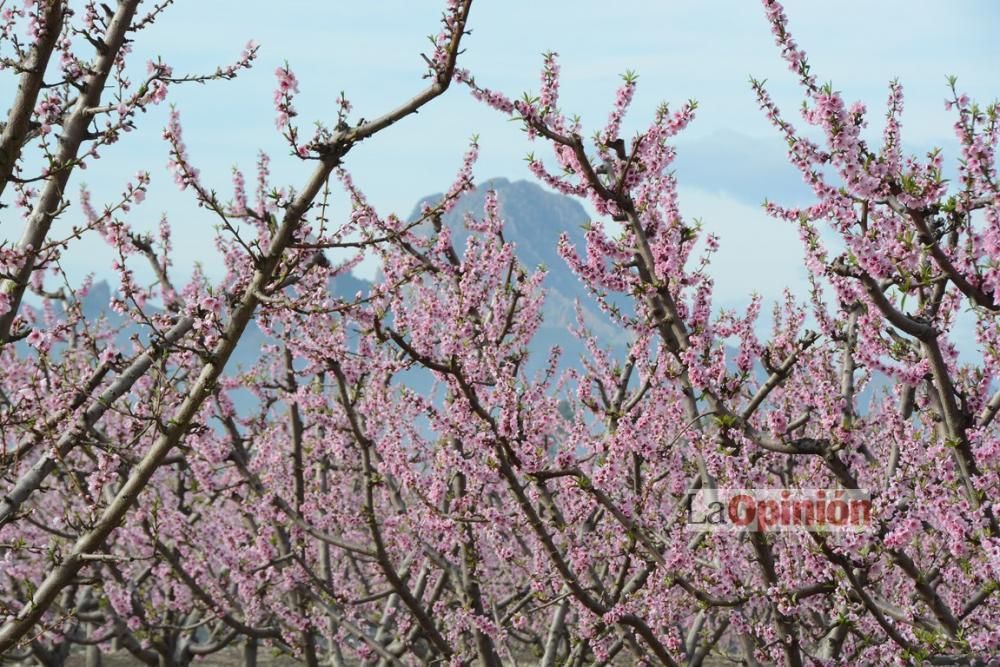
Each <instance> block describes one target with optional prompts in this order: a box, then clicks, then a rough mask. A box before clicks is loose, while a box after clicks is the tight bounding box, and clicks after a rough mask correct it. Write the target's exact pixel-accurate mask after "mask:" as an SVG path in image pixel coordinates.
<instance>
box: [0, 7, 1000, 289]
mask: <svg viewBox="0 0 1000 667" xmlns="http://www.w3.org/2000/svg"><path fill="white" fill-rule="evenodd" d="M440 7H441V3H438V2H436V1H433V0H369V1H368V2H357V1H354V2H346V1H342V0H328V1H323V2H321V1H319V0H311V1H308V0H284V1H283V2H273V1H269V2H265V1H264V0H202V1H200V2H194V1H192V0H180V1H179V2H177V3H176V5H174V6H172V7H170V8H169V9H168V11H167V12H166V13H165V15H164V16H163V18H162V20H161V22H159V23H157V24H156V26H154V28H153V29H152V30H150V31H148V32H144V33H142V34H141V35H140V38H139V40H138V41H137V43H136V52H137V54H136V55H137V56H138V58H137V59H136V60H134V61H133V62H134V63H135V64H136V65H137V66H139V65H142V63H144V62H145V60H146V58H147V57H149V56H151V55H156V54H159V55H162V56H163V58H164V60H165V61H167V62H168V63H170V64H171V65H173V66H174V68H175V72H177V73H181V72H197V71H208V70H212V69H214V68H215V66H216V65H218V64H222V63H226V62H229V61H231V60H232V59H233V58H234V57H235V56H237V55H238V54H239V52H240V51H241V49H242V48H243V45H244V44H245V43H246V42H247V40H249V39H251V38H252V39H254V40H256V41H257V42H259V43H260V44H261V52H260V60H259V61H258V64H257V66H256V67H255V68H254V69H253V70H252V71H250V72H247V73H244V74H243V75H241V76H240V78H239V79H237V80H235V81H230V82H217V83H212V84H209V85H207V86H187V87H179V88H176V89H175V90H173V91H172V93H171V100H172V101H173V103H175V104H176V105H177V107H178V108H179V109H180V111H181V114H182V119H183V123H184V130H185V137H186V139H187V143H188V149H189V153H190V156H191V158H192V160H193V162H194V163H195V164H196V165H197V166H198V167H200V169H201V172H202V174H203V175H204V178H205V179H206V181H207V182H208V183H209V184H210V185H212V186H213V187H215V188H216V189H217V190H218V191H219V192H220V193H223V194H226V193H228V192H230V171H231V167H232V166H233V165H239V166H240V167H242V168H244V169H245V170H246V171H247V172H251V171H252V169H253V164H254V160H255V156H256V154H257V151H258V150H259V149H263V150H265V151H267V152H269V153H270V154H271V155H272V156H273V157H274V170H273V173H274V176H275V182H276V183H278V184H290V185H296V186H297V185H299V184H301V183H302V182H303V181H304V179H305V176H306V174H307V173H308V170H309V166H308V165H302V164H301V163H299V162H297V161H296V160H293V159H290V158H288V157H287V156H286V153H287V149H286V148H285V146H284V145H283V144H282V142H281V140H280V138H279V137H278V135H277V133H276V132H275V129H274V122H273V117H274V112H273V106H272V99H271V91H272V90H273V87H274V82H275V77H274V69H275V67H277V66H278V65H280V64H281V63H283V62H284V61H286V60H287V61H288V63H289V64H290V66H291V67H292V69H293V70H294V71H295V73H296V75H297V76H298V78H299V81H300V83H301V89H302V92H301V94H300V96H299V98H298V101H297V107H298V109H299V111H300V114H301V117H300V119H299V120H300V121H301V122H302V124H303V126H305V127H306V128H308V126H309V123H310V122H311V121H312V120H314V119H319V120H324V121H329V120H330V119H331V117H332V115H333V111H332V110H333V106H332V103H333V101H334V99H335V98H336V96H337V95H338V93H339V92H340V91H341V90H344V91H346V93H347V95H348V98H349V99H350V100H351V101H352V102H353V104H354V107H355V110H356V112H357V113H358V114H359V115H361V116H368V117H373V116H375V115H377V114H379V113H381V112H383V111H384V110H386V109H387V108H388V106H389V105H393V104H396V103H398V102H399V101H401V100H403V99H405V98H407V97H408V96H410V95H411V94H412V93H413V92H415V91H416V90H418V89H419V88H420V87H421V86H422V85H423V81H422V80H421V78H420V77H421V74H422V72H423V71H424V65H423V61H422V60H421V58H420V56H419V54H420V52H421V51H424V50H426V46H427V41H426V35H428V34H430V33H432V32H436V31H437V19H438V17H439V14H440ZM787 9H788V13H789V15H790V19H791V29H792V31H793V34H794V35H795V36H796V38H797V39H798V41H799V42H800V44H802V45H803V46H804V47H805V48H806V50H807V51H808V53H809V56H810V59H811V62H812V65H813V71H814V72H815V73H816V74H817V75H818V76H819V78H820V79H821V80H830V81H832V82H833V83H834V85H835V87H836V88H837V89H838V90H841V91H843V92H844V93H845V94H846V96H847V97H848V98H849V99H850V100H854V99H861V100H864V101H865V102H866V103H867V104H868V106H869V109H870V110H871V121H872V125H873V126H872V127H871V132H872V133H877V132H879V131H880V129H881V122H880V121H881V117H882V114H883V112H884V99H885V96H886V83H887V82H888V81H889V80H890V79H891V78H893V77H898V78H899V79H900V80H901V81H902V83H903V85H904V91H905V94H906V103H905V104H906V111H905V115H904V141H905V142H906V143H907V144H909V145H910V146H911V147H913V148H915V149H919V150H921V151H923V150H925V149H927V148H929V147H931V146H934V145H941V146H944V147H945V148H946V150H947V149H951V148H952V147H953V146H954V141H953V139H952V135H951V123H952V122H953V118H952V116H951V115H950V114H949V113H948V112H946V111H945V110H944V108H943V100H944V98H945V95H946V92H947V91H946V86H945V77H946V75H948V74H955V75H957V76H958V77H959V84H960V87H961V88H962V89H963V90H965V91H967V92H968V93H970V95H972V96H973V97H978V98H979V99H981V100H985V101H988V100H991V99H993V97H994V96H995V95H996V94H997V92H998V91H1000V81H998V74H997V73H998V72H1000V45H998V41H997V40H996V39H995V37H996V34H997V29H998V27H1000V4H998V3H995V2H991V1H989V0H981V1H976V2H973V1H968V2H915V1H913V0H907V1H902V0H898V1H891V2H890V1H882V2H872V1H871V0H867V1H857V0H851V1H844V0H840V1H838V2H824V3H819V2H807V1H805V0H800V1H795V2H789V3H787ZM470 25H471V27H472V34H471V36H469V37H468V38H467V41H466V42H465V43H464V46H465V48H466V53H465V54H464V56H463V59H462V63H461V64H462V66H464V67H466V68H469V69H470V70H472V71H473V73H474V74H475V75H476V77H477V80H478V81H480V82H481V83H482V84H484V85H488V86H490V87H493V88H497V89H500V90H503V91H505V92H507V93H509V94H511V95H518V94H520V93H521V92H523V91H525V90H537V87H538V84H537V82H538V73H539V66H540V63H541V55H540V54H541V53H542V52H543V51H547V50H554V51H557V52H559V53H560V55H561V62H562V71H563V97H562V106H563V107H564V109H565V110H567V111H571V112H576V113H579V114H580V115H581V116H582V117H583V119H584V122H585V126H586V127H588V128H589V129H592V128H595V127H597V126H599V125H600V124H603V121H604V119H605V118H606V115H607V111H608V108H609V104H610V102H611V101H612V100H613V99H614V90H615V88H616V87H617V85H618V83H619V81H620V79H619V75H620V74H621V73H622V72H624V71H625V70H627V69H632V70H635V71H637V72H638V73H639V90H638V94H637V97H636V100H635V104H634V106H633V111H632V116H631V119H632V124H631V127H633V128H637V127H639V126H640V125H642V124H645V123H646V122H648V119H649V118H650V116H651V114H652V112H653V111H654V110H655V108H656V105H657V104H658V103H659V102H660V101H661V100H665V101H668V102H671V103H672V105H674V106H676V105H679V104H680V103H682V102H683V101H685V100H687V99H689V98H695V99H697V100H698V101H699V105H700V106H699V112H698V118H697V120H696V121H695V123H694V124H693V125H692V126H691V128H690V129H689V130H688V131H687V132H686V133H685V134H684V136H683V138H681V139H680V140H679V141H678V147H679V153H680V156H679V158H678V162H677V167H678V178H679V181H680V183H681V187H682V194H683V199H682V211H683V212H684V213H685V215H687V216H689V217H700V218H702V219H703V220H704V222H705V224H706V226H707V227H708V228H710V229H712V230H714V231H718V232H719V233H720V234H721V236H722V250H721V252H720V254H719V257H718V260H717V265H716V273H717V275H718V298H717V302H721V303H722V304H724V305H729V304H736V303H741V302H743V301H744V300H745V296H744V295H745V294H746V293H747V292H748V291H749V290H751V289H757V290H759V291H761V292H762V293H764V294H765V296H769V297H773V296H776V295H777V294H779V293H780V290H781V288H782V286H783V285H786V284H791V285H793V286H798V287H801V284H802V282H801V281H802V276H803V270H802V268H801V262H800V259H799V257H800V252H799V245H798V241H797V238H796V235H795V234H794V232H793V230H791V229H789V228H786V227H784V226H782V225H781V224H780V223H777V222H774V221H772V220H770V219H769V218H767V217H766V216H764V215H763V214H762V213H761V211H760V203H761V201H763V199H764V198H765V197H769V198H771V199H774V200H776V201H785V202H794V201H801V200H802V197H803V195H804V194H805V193H804V190H803V188H802V186H801V185H800V184H799V180H798V177H797V175H796V172H794V171H793V170H792V169H791V168H790V167H787V166H786V164H785V162H784V147H783V144H782V142H781V140H780V139H779V138H778V136H777V133H776V131H774V130H773V128H771V126H770V125H768V124H767V122H766V121H765V120H764V118H763V116H762V114H761V113H760V112H759V110H758V109H757V108H756V105H755V102H754V98H753V95H752V93H751V91H750V87H749V84H748V77H749V76H750V75H754V76H757V77H761V78H766V79H768V81H769V87H770V89H771V90H772V93H773V94H774V96H775V97H776V98H777V100H778V101H779V103H781V104H782V106H783V107H784V108H785V109H786V115H788V116H789V117H792V118H795V119H798V116H797V114H796V113H795V108H796V107H797V106H798V104H799V102H800V100H801V98H800V96H799V90H798V89H797V87H796V85H795V81H794V78H793V77H792V75H791V74H790V73H789V72H788V71H787V69H786V67H785V65H784V62H783V61H782V60H781V59H780V57H779V55H778V53H777V49H776V48H775V47H774V44H773V40H772V37H771V34H770V31H769V27H768V24H767V22H766V21H765V19H764V14H763V10H762V9H761V7H760V5H759V3H758V2H753V1H750V0H740V1H739V2H737V1H736V0H728V1H726V2H723V1H721V0H717V1H702V2H681V1H679V0H616V1H615V2H611V3H609V2H598V1H597V0H574V1H572V2H569V1H564V0H531V1H528V0H478V3H477V4H475V5H474V7H473V10H472V16H471V21H470ZM166 112H167V109H166V108H165V107H164V108H159V109H156V110H155V111H153V112H151V113H149V114H147V115H146V116H145V117H143V118H141V119H140V121H141V123H142V125H141V127H140V131H139V132H136V133H133V134H132V135H130V136H128V137H127V139H126V140H125V141H123V142H121V143H120V144H119V145H117V146H114V147H112V148H110V149H107V150H105V151H104V153H105V154H106V158H105V159H102V160H101V161H100V164H99V165H98V164H95V165H93V166H92V167H91V168H90V169H88V170H87V171H86V172H79V171H78V172H77V173H76V174H75V175H74V185H73V186H72V188H73V189H74V190H75V188H76V187H78V186H79V184H80V183H81V182H82V181H86V182H87V183H88V184H89V185H90V186H92V188H93V189H94V191H95V194H96V195H97V196H96V197H95V201H96V202H101V201H104V200H110V199H111V198H112V197H113V196H114V195H115V194H116V193H118V192H120V191H121V188H122V186H123V185H124V183H125V182H126V181H127V180H128V179H129V178H130V177H131V175H132V174H133V173H134V172H135V170H136V169H139V168H146V169H149V170H150V171H151V172H152V174H153V188H152V191H151V193H150V197H149V198H148V200H147V202H146V203H145V204H143V205H142V206H141V207H139V208H138V209H136V211H135V212H134V215H133V217H132V219H131V221H132V223H133V224H134V225H135V226H136V227H137V228H139V229H152V228H153V227H154V226H155V224H156V222H157V220H158V219H159V217H160V215H161V213H162V212H164V211H166V212H167V213H168V215H169V216H170V220H171V222H172V224H173V227H174V230H175V244H176V246H177V257H176V261H177V270H178V272H179V273H181V274H187V273H189V271H190V267H191V266H192V264H193V262H194V261H196V260H201V261H204V262H205V264H206V268H207V269H208V270H209V273H213V272H214V269H213V267H212V263H213V251H212V245H211V238H212V226H213V224H214V222H213V220H212V218H211V217H210V216H209V215H207V214H206V213H204V212H202V211H199V210H198V209H197V208H196V207H195V206H193V205H192V203H191V200H190V197H189V196H188V195H187V194H186V193H180V192H178V191H177V189H176V187H175V186H174V185H173V183H172V181H171V180H170V177H169V175H168V174H167V172H166V170H165V168H164V165H165V161H166V157H167V149H166V146H165V144H164V142H163V141H162V139H161V138H160V134H161V130H162V128H163V126H164V125H165V122H166ZM589 129H588V132H589V131H590V130H589ZM473 134H479V135H480V145H481V155H482V157H481V159H480V162H479V165H478V167H477V168H476V175H477V177H479V178H480V179H485V178H488V177H492V176H506V177H509V178H530V175H529V174H528V173H527V170H526V169H525V166H524V162H523V158H524V156H525V154H526V153H527V152H528V151H529V150H532V148H533V147H532V146H531V145H530V144H529V143H528V142H527V140H526V138H525V137H524V136H523V135H522V133H521V132H520V131H519V129H518V127H517V126H516V125H515V124H514V123H511V122H509V121H507V120H505V119H503V118H502V117H501V116H500V115H499V114H497V113H496V112H493V111H492V110H490V109H488V108H486V107H484V106H482V105H481V104H479V103H476V102H475V101H474V100H472V99H471V97H470V96H469V95H468V93H467V92H466V91H465V90H464V89H462V88H458V87H456V88H454V89H452V90H451V91H449V92H448V93H447V95H446V96H445V97H444V98H442V99H439V100H437V101H435V102H434V103H433V104H432V105H431V106H430V107H429V108H427V109H426V111H425V112H422V113H421V114H420V115H419V116H416V117H410V118H408V119H406V120H405V121H403V122H401V123H400V124H399V125H397V126H396V127H394V128H392V129H390V130H389V131H387V132H385V133H383V134H381V135H379V136H377V137H376V138H375V139H374V140H372V141H371V142H368V143H365V144H362V145H360V146H358V147H357V148H356V149H355V150H354V151H352V152H351V154H350V155H349V157H348V159H347V166H348V167H349V168H350V169H351V171H352V172H353V173H354V175H355V179H356V181H357V183H358V184H359V185H360V186H361V187H362V188H363V189H364V190H365V191H366V192H367V193H368V194H369V196H370V198H371V199H372V201H373V202H375V203H376V204H377V206H378V207H379V209H380V210H381V211H382V212H385V213H388V212H390V211H397V212H399V213H400V214H401V215H406V214H408V213H409V211H410V209H411V208H412V206H413V204H414V202H415V201H417V200H418V199H419V198H420V197H422V196H423V195H426V194H429V193H433V192H438V191H441V190H442V189H444V188H446V187H447V186H448V184H449V183H450V182H451V179H452V177H453V174H454V172H455V170H456V168H457V167H458V166H459V164H460V162H461V157H462V153H463V152H464V150H465V147H466V144H467V141H468V139H469V137H470V136H471V135H473ZM534 148H535V149H536V150H538V152H539V153H544V151H542V150H539V147H537V146H536V147H534ZM953 156H954V150H947V153H946V158H951V157H953ZM101 195H103V196H104V198H105V199H102V196H101ZM341 201H342V198H341ZM340 210H343V208H341V209H340ZM11 223H12V221H7V222H6V224H5V225H4V226H3V229H2V232H3V235H4V236H6V237H10V236H14V235H15V234H12V230H13V229H14V228H15V226H14V225H12V224H11ZM17 233H18V234H19V230H17ZM110 257H111V255H110V253H108V252H107V251H106V250H105V249H103V248H102V247H101V243H100V241H99V240H97V241H92V242H87V243H86V244H84V245H83V246H82V247H80V248H78V249H76V250H75V251H74V252H73V253H72V254H71V255H69V256H68V257H67V258H66V259H67V266H68V267H69V268H70V269H71V271H72V272H73V273H75V274H78V275H79V274H82V273H85V272H87V271H96V272H98V273H102V272H104V271H105V270H106V268H105V267H107V266H108V264H109V262H110ZM372 270H373V267H371V266H368V267H365V271H369V272H370V271H372ZM363 272H364V271H363Z"/></svg>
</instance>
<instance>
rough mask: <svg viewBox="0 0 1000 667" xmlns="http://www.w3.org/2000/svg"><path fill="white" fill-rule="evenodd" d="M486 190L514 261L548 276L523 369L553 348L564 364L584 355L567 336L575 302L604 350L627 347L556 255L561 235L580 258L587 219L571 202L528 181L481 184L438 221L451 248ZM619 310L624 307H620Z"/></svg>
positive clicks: (459, 242) (459, 244)
mask: <svg viewBox="0 0 1000 667" xmlns="http://www.w3.org/2000/svg"><path fill="white" fill-rule="evenodd" d="M490 190H493V191H495V192H496V193H497V201H498V203H499V208H500V217H501V218H503V220H504V238H506V239H507V240H508V241H510V242H512V243H513V244H514V245H515V252H516V253H517V256H518V259H520V260H521V262H522V263H523V264H524V265H525V266H526V267H527V268H528V269H530V270H534V269H536V268H538V267H545V268H546V269H547V271H548V273H547V275H546V277H545V281H544V283H543V286H544V289H545V306H544V310H543V313H544V321H543V324H542V327H541V329H540V330H539V332H538V335H537V336H536V338H535V340H534V342H533V344H532V349H531V352H532V361H531V363H530V364H529V365H528V368H529V369H533V368H539V367H541V366H542V365H544V363H545V361H546V359H547V356H548V351H549V350H550V349H551V348H552V346H554V345H558V346H559V347H560V348H562V350H563V365H564V366H565V365H574V363H575V360H576V359H577V358H578V357H579V355H580V354H581V353H582V352H583V346H582V345H581V344H580V343H579V342H578V341H577V340H576V338H574V337H573V336H572V335H571V334H570V333H569V329H570V328H575V327H576V306H575V304H576V302H577V300H579V302H580V306H581V309H582V311H583V319H584V322H585V323H586V325H587V327H588V328H589V329H590V330H591V331H593V332H594V334H596V335H597V337H598V338H599V339H600V340H601V341H603V342H604V344H605V345H606V346H611V347H612V348H616V349H621V348H623V346H624V344H625V343H626V342H627V339H626V338H625V336H624V334H623V333H622V332H621V331H620V330H619V329H618V328H617V327H615V326H614V325H613V324H612V323H611V322H610V321H609V319H608V317H607V316H606V315H605V314H604V313H602V312H601V311H600V309H599V308H598V307H597V304H596V303H595V302H594V299H593V297H591V296H590V294H588V293H587V290H586V289H585V288H584V287H583V284H582V283H581V282H580V281H579V280H578V279H577V277H576V276H575V275H573V273H572V272H571V271H570V270H569V267H568V266H566V262H565V261H563V259H562V258H561V257H560V256H559V254H558V253H557V252H556V244H557V243H558V241H559V236H560V234H562V233H563V232H565V233H566V234H567V236H568V237H569V240H570V242H571V243H572V244H573V245H575V246H576V247H577V248H578V249H579V252H580V253H581V254H584V253H585V246H586V242H585V241H584V228H585V226H586V224H587V223H588V222H590V216H589V215H587V212H586V211H585V210H584V208H583V206H581V205H580V203H579V202H577V201H576V200H575V199H571V198H569V197H566V196H563V195H559V194H555V193H552V192H549V191H547V190H544V189H542V188H541V187H540V186H538V185H536V184H534V183H531V182H529V181H509V180H507V179H506V178H493V179H490V180H487V181H484V182H483V183H481V184H480V185H479V186H478V187H477V188H476V189H475V190H473V191H472V192H468V193H466V194H465V195H463V196H462V197H461V199H459V201H458V203H457V205H456V206H455V208H453V209H452V210H451V211H449V212H448V213H447V214H446V215H445V216H444V218H443V222H444V223H445V224H446V225H448V226H449V227H450V228H451V229H452V232H453V238H454V240H455V246H456V248H458V249H459V250H460V249H461V248H463V247H464V245H465V241H466V239H467V238H468V235H469V232H468V231H467V230H466V229H465V225H464V219H465V216H466V214H471V215H473V216H475V217H477V218H478V217H482V212H483V205H484V204H485V202H486V194H487V193H488V192H489V191H490ZM442 196H443V195H442V194H441V193H438V194H434V195H430V196H427V197H424V198H423V199H421V200H420V201H419V202H417V204H416V206H414V208H413V212H412V213H411V214H410V218H409V219H410V220H411V221H412V220H416V219H417V218H419V217H420V212H421V211H422V210H423V207H424V206H425V205H428V204H429V205H432V206H433V205H435V204H437V203H438V202H440V201H441V198H442ZM620 305H621V306H622V307H623V308H625V307H627V304H625V303H622V304H620ZM626 312H627V311H626Z"/></svg>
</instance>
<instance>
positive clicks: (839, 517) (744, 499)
mask: <svg viewBox="0 0 1000 667" xmlns="http://www.w3.org/2000/svg"><path fill="white" fill-rule="evenodd" d="M871 505H872V503H871V494H869V493H868V491H866V490H863V489H702V490H699V491H698V492H697V493H695V494H694V497H693V498H692V500H691V504H690V506H689V508H688V520H687V527H688V529H689V530H696V531H702V530H709V531H765V532H766V531H789V530H805V531H822V532H837V531H864V530H868V529H869V528H871V526H872V517H871Z"/></svg>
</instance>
